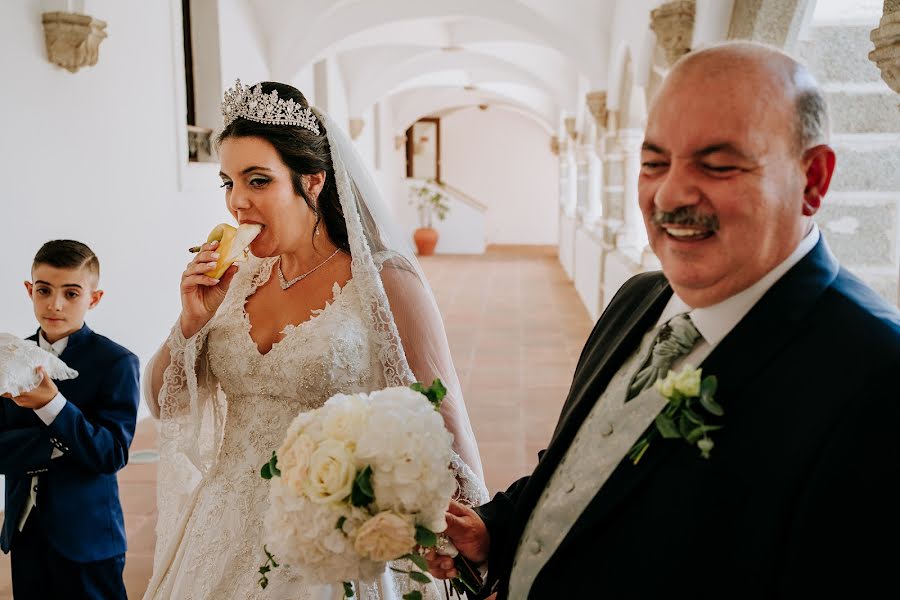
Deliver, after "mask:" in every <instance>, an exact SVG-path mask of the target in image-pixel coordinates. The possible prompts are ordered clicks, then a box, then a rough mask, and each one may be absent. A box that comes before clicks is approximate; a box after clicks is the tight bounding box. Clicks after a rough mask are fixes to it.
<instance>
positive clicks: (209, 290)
mask: <svg viewBox="0 0 900 600" xmlns="http://www.w3.org/2000/svg"><path fill="white" fill-rule="evenodd" d="M218 245H219V242H217V241H214V242H209V243H206V244H203V246H201V247H200V252H198V253H197V256H195V257H194V260H192V261H191V262H190V263H188V266H187V269H185V271H184V273H182V275H181V320H180V322H181V333H182V334H183V335H184V337H186V338H189V337H191V336H193V335H194V334H196V333H197V332H198V331H200V330H201V329H202V328H203V326H204V325H206V324H207V323H208V322H209V320H210V319H212V317H213V315H215V314H216V310H218V308H219V306H220V305H221V304H222V301H223V300H225V294H226V292H228V286H229V284H230V283H231V280H232V278H233V277H234V274H235V273H237V267H236V266H234V265H232V266H230V267H228V270H227V271H225V273H224V274H223V275H222V278H221V279H213V278H212V277H207V276H206V275H204V273H208V272H209V271H211V270H213V269H214V268H215V267H216V260H217V259H218V258H219V254H218V252H216V251H215V250H216V247H218Z"/></svg>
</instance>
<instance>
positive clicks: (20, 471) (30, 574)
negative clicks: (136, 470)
mask: <svg viewBox="0 0 900 600" xmlns="http://www.w3.org/2000/svg"><path fill="white" fill-rule="evenodd" d="M31 275H32V278H33V280H34V281H33V282H25V288H26V289H27V290H28V296H29V297H30V298H31V301H32V303H33V304H34V316H35V317H37V320H38V323H39V324H40V329H38V331H37V333H36V334H35V335H34V336H33V337H31V338H29V339H31V340H34V341H36V342H37V343H38V344H40V346H41V347H42V348H44V349H45V350H47V351H48V352H51V353H53V354H55V355H57V356H59V357H60V358H61V359H62V360H63V361H64V362H65V363H66V364H68V365H69V366H70V367H72V368H73V369H75V370H77V371H78V377H76V378H75V379H71V380H68V381H60V382H58V383H57V382H54V381H53V380H52V379H50V378H49V377H47V376H46V374H45V373H43V370H42V369H40V372H41V374H42V375H43V376H44V377H43V379H42V381H41V382H40V384H39V385H38V386H37V387H36V388H34V389H33V390H31V391H29V392H27V393H24V394H22V395H21V396H18V397H16V398H9V397H3V398H0V473H2V474H3V475H5V476H6V513H5V520H4V522H3V530H2V533H0V548H2V550H3V552H4V553H5V552H10V551H12V555H11V557H10V559H11V560H10V562H11V566H12V584H13V596H14V597H15V599H16V600H29V599H32V598H33V599H35V600H37V599H41V600H44V599H50V598H91V599H94V598H97V599H100V598H102V599H104V600H108V599H118V598H122V599H124V598H126V595H125V584H124V582H123V580H122V571H123V569H124V567H125V523H124V520H123V518H122V507H121V505H120V504H119V490H118V484H117V481H116V472H117V471H118V470H119V469H121V468H122V467H124V466H125V463H126V462H127V461H128V447H129V445H130V444H131V439H132V437H133V436H134V428H135V421H136V420H137V410H138V401H139V392H138V389H139V388H138V359H137V357H136V356H135V355H134V354H132V353H131V352H129V351H128V350H126V349H125V348H123V347H122V346H119V345H118V344H116V343H114V342H112V341H110V340H109V339H107V338H105V337H103V336H102V335H98V334H96V333H94V332H93V331H91V330H90V329H89V328H88V326H87V325H85V323H84V316H85V314H86V313H87V311H89V310H91V309H92V308H94V307H95V306H97V303H99V302H100V298H101V297H102V296H103V292H102V291H101V290H99V289H97V285H98V282H99V276H100V263H99V261H98V260H97V257H96V256H95V255H94V253H93V252H92V251H91V249H90V248H88V247H87V246H85V245H84V244H82V243H80V242H75V241H70V240H55V241H52V242H47V243H46V244H44V245H43V246H42V247H41V249H40V250H38V253H37V255H36V256H35V257H34V263H33V265H32V267H31Z"/></svg>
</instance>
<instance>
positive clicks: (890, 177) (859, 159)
mask: <svg viewBox="0 0 900 600" xmlns="http://www.w3.org/2000/svg"><path fill="white" fill-rule="evenodd" d="M895 110H897V109H895ZM898 112H900V111H898ZM854 138H855V139H854V141H853V142H852V143H848V142H844V141H842V140H841V138H840V137H839V136H838V137H837V138H835V139H834V140H833V143H832V146H833V147H834V152H835V154H836V155H837V166H836V167H835V173H834V178H833V180H832V182H831V189H832V190H834V191H839V192H842V191H859V190H865V191H872V192H897V193H898V194H900V136H897V137H896V138H895V139H894V140H892V139H891V138H890V137H889V136H883V137H878V136H872V139H871V141H868V142H867V141H866V138H865V136H854Z"/></svg>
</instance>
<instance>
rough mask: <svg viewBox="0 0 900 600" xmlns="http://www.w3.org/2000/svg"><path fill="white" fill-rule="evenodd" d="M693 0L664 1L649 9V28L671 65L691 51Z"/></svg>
mask: <svg viewBox="0 0 900 600" xmlns="http://www.w3.org/2000/svg"><path fill="white" fill-rule="evenodd" d="M694 12H695V7H694V0H675V1H674V2H666V3H665V4H663V5H661V6H660V7H659V8H655V9H653V10H652V11H650V29H652V30H653V33H655V34H656V39H657V41H658V43H659V45H660V46H661V47H662V49H663V50H664V51H665V53H666V60H667V61H668V63H669V66H670V67H671V66H672V65H673V64H674V63H675V61H676V60H678V59H679V58H680V57H681V56H683V55H685V54H687V53H688V52H690V51H691V39H692V38H693V35H694Z"/></svg>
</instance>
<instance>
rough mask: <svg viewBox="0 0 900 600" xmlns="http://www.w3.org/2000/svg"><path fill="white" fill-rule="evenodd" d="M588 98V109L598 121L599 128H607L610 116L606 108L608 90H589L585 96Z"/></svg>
mask: <svg viewBox="0 0 900 600" xmlns="http://www.w3.org/2000/svg"><path fill="white" fill-rule="evenodd" d="M585 99H586V100H587V106H588V110H589V111H591V115H592V116H593V117H594V120H595V121H596V122H597V129H598V130H599V129H606V119H607V117H609V110H608V109H607V108H606V91H600V90H598V91H594V92H588V93H587V96H586V97H585Z"/></svg>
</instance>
